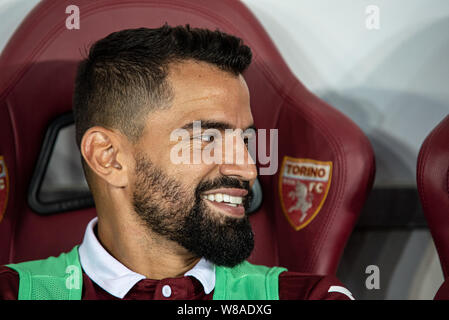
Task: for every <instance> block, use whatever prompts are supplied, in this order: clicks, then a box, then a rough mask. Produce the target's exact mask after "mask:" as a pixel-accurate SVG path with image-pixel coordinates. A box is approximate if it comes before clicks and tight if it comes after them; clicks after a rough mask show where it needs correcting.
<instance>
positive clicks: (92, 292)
mask: <svg viewBox="0 0 449 320" xmlns="http://www.w3.org/2000/svg"><path fill="white" fill-rule="evenodd" d="M166 284H168V285H170V287H171V289H172V294H171V296H170V297H169V298H166V297H164V296H163V295H162V287H163V286H164V285H166ZM331 286H343V285H342V284H341V282H340V281H339V280H338V279H337V278H336V277H334V276H319V275H311V274H305V273H298V272H289V271H286V272H283V273H281V274H280V275H279V298H280V299H281V300H349V297H348V296H346V295H345V294H342V293H339V292H328V290H329V288H330V287H331ZM18 292H19V275H18V273H17V272H16V271H15V270H12V269H10V268H8V267H6V266H0V300H17V297H18ZM213 293H214V291H212V292H211V293H209V294H205V292H204V289H203V286H202V285H201V283H200V282H199V281H198V280H197V279H195V278H194V277H190V276H188V277H179V278H168V279H163V280H151V279H143V280H140V281H139V282H137V283H136V284H135V285H134V287H132V288H131V290H130V291H129V292H128V293H127V294H126V296H125V297H124V300H211V299H212V297H213ZM82 300H120V299H119V298H117V297H114V296H113V295H111V294H109V293H108V292H106V291H104V290H103V289H102V288H101V287H100V286H98V285H97V284H96V283H94V282H93V281H92V280H91V279H90V278H89V277H88V276H87V275H86V274H85V273H84V272H83V293H82Z"/></svg>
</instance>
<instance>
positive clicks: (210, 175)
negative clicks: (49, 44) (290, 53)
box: [0, 25, 352, 300]
mask: <svg viewBox="0 0 449 320" xmlns="http://www.w3.org/2000/svg"><path fill="white" fill-rule="evenodd" d="M250 62H251V51H250V49H249V48H248V47H247V46H245V45H243V43H242V41H241V40H240V39H238V38H236V37H233V36H230V35H227V34H224V33H221V32H219V31H214V32H213V31H210V30H206V29H191V28H189V27H188V26H186V27H175V28H172V27H170V26H167V25H165V26H163V27H161V28H158V29H145V28H141V29H134V30H123V31H120V32H116V33H113V34H111V35H109V36H107V37H106V38H104V39H102V40H100V41H98V42H97V43H95V45H94V46H93V47H92V48H91V49H90V52H89V56H88V57H87V58H86V59H85V60H84V61H82V62H81V64H80V66H79V69H78V74H77V79H76V86H75V94H74V101H73V108H74V115H75V125H76V139H77V143H78V146H79V148H80V151H81V154H82V161H83V167H84V171H85V175H86V179H87V181H88V184H89V187H90V190H91V191H92V195H93V197H94V200H95V204H96V209H97V214H98V218H95V219H94V220H92V221H91V222H90V223H89V225H88V226H87V229H86V233H85V236H84V239H83V242H82V243H81V245H80V246H79V247H78V246H77V247H75V248H74V249H73V250H71V251H70V252H69V253H65V254H62V255H61V256H59V257H58V258H49V259H45V260H40V261H34V262H26V263H22V264H15V265H8V266H3V267H2V268H1V269H0V298H3V299H146V300H149V299H352V295H351V294H350V293H349V291H347V289H345V288H344V287H343V286H342V285H341V283H340V282H339V281H338V280H337V279H336V278H335V277H332V276H316V275H308V274H302V273H296V272H289V271H286V270H285V269H283V268H279V267H276V268H267V267H264V266H255V265H252V264H250V263H248V262H246V260H245V259H247V258H248V257H249V255H250V253H251V251H252V249H253V246H254V240H253V233H252V230H251V226H250V223H249V220H248V217H247V215H246V211H247V209H248V207H249V203H250V198H251V193H250V190H251V187H252V185H253V183H254V181H255V179H256V176H257V170H256V167H255V165H254V163H253V161H250V160H251V156H250V155H249V153H248V148H247V144H248V141H247V139H246V138H245V135H239V134H238V133H239V132H244V131H245V132H246V131H247V129H251V128H253V126H254V124H253V118H252V115H251V109H250V99H249V92H248V88H247V86H246V83H245V80H244V78H243V76H242V73H243V71H244V70H246V69H247V67H248V66H249V64H250ZM196 123H200V124H201V129H200V131H198V130H195V124H196ZM226 129H232V130H231V131H232V134H231V138H232V139H231V140H232V141H233V147H232V148H231V149H229V148H224V147H225V146H228V143H227V142H224V140H225V136H226V132H229V131H227V130H226ZM238 129H240V131H239V130H238ZM177 130H184V132H188V133H189V134H188V138H187V139H182V140H181V141H179V139H173V133H174V132H177ZM211 146H213V147H214V148H212V149H211ZM208 148H209V149H208ZM173 150H181V151H184V152H187V153H188V157H187V158H189V159H192V158H195V157H196V156H198V155H202V154H203V151H204V150H209V152H210V153H213V154H214V159H216V160H217V159H218V160H223V159H225V158H229V157H228V156H229V154H227V153H229V152H236V153H238V151H239V150H240V151H242V150H243V156H244V157H243V158H244V160H245V161H236V160H235V161H213V162H205V161H200V162H195V161H193V163H192V162H182V163H179V162H178V161H174V160H175V159H174V156H176V155H177V154H178V153H177V152H173ZM211 150H212V151H211ZM223 150H224V152H223V153H222V151H223ZM217 155H218V157H217ZM231 159H234V158H233V157H231ZM78 271H79V272H78ZM67 275H69V276H67Z"/></svg>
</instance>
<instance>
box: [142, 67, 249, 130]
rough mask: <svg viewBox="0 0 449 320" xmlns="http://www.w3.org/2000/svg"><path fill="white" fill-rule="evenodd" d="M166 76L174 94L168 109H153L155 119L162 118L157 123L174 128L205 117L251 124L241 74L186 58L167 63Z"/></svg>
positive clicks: (243, 126) (244, 124)
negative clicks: (170, 64) (154, 110)
mask: <svg viewBox="0 0 449 320" xmlns="http://www.w3.org/2000/svg"><path fill="white" fill-rule="evenodd" d="M167 78H168V79H167V80H168V81H169V83H170V85H171V87H172V91H173V94H174V97H173V100H172V103H171V106H170V107H169V108H168V109H164V110H161V111H158V112H156V113H157V114H158V116H157V118H160V117H161V118H163V119H161V118H160V119H159V121H160V124H161V123H164V125H166V126H168V127H170V128H171V129H175V128H179V127H182V126H183V125H185V124H186V123H188V122H192V121H195V120H200V119H208V120H214V121H222V122H226V123H229V124H231V125H233V126H234V127H236V128H246V127H248V126H250V125H252V123H253V118H252V115H251V109H250V98H249V91H248V87H247V85H246V82H245V80H244V78H243V76H241V75H238V76H236V75H233V74H231V73H229V72H225V71H223V70H220V69H219V68H217V67H216V66H213V65H211V64H208V63H205V62H197V61H187V62H182V63H177V64H174V65H172V66H170V69H169V74H168V77H167ZM159 116H160V117H159ZM150 118H153V119H155V118H154V117H150Z"/></svg>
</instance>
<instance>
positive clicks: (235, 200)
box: [229, 196, 242, 204]
mask: <svg viewBox="0 0 449 320" xmlns="http://www.w3.org/2000/svg"><path fill="white" fill-rule="evenodd" d="M229 202H231V203H234V204H241V203H242V197H233V196H231V199H230V201H229Z"/></svg>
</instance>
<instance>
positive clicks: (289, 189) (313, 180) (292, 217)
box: [279, 157, 332, 231]
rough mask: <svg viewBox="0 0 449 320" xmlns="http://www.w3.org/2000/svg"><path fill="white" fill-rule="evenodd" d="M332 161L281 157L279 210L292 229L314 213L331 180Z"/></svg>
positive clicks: (304, 224) (310, 217)
mask: <svg viewBox="0 0 449 320" xmlns="http://www.w3.org/2000/svg"><path fill="white" fill-rule="evenodd" d="M331 178H332V162H331V161H328V162H324V161H316V160H310V159H297V158H291V157H284V161H283V163H282V167H281V172H280V175H279V195H280V199H281V205H282V210H283V211H284V214H285V216H286V217H287V220H288V222H290V224H291V226H292V227H293V228H294V229H295V230H296V231H298V230H300V229H302V228H304V227H305V226H306V225H307V224H309V223H310V222H311V221H312V220H313V218H315V216H316V215H317V214H318V212H319V211H320V209H321V207H322V206H323V203H324V201H325V200H326V196H327V193H328V191H329V187H330V184H331Z"/></svg>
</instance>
